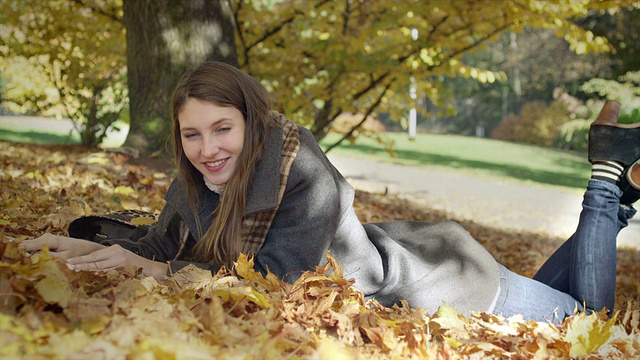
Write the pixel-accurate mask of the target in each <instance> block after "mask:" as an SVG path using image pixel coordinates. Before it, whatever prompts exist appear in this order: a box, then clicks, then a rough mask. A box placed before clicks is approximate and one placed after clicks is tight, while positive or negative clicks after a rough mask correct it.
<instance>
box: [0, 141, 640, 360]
mask: <svg viewBox="0 0 640 360" xmlns="http://www.w3.org/2000/svg"><path fill="white" fill-rule="evenodd" d="M0 162H1V163H2V165H1V168H0V240H1V241H0V357H2V358H65V359H80V358H91V359H96V358H109V359H119V358H120V359H125V358H145V359H152V358H189V359H191V358H194V359H200V358H202V359H208V358H312V359H356V358H409V359H410V358H435V359H438V358H443V359H445V358H446V359H448V358H514V359H532V358H549V357H551V358H567V357H574V358H575V357H578V358H579V357H584V358H611V359H618V358H631V357H640V309H639V305H638V304H639V302H638V296H639V295H638V290H639V289H638V286H639V285H638V270H639V268H638V266H639V265H638V263H640V261H639V258H638V252H637V251H633V250H632V249H629V250H628V251H627V250H624V251H623V256H622V257H621V258H619V261H620V266H621V267H622V271H621V273H620V274H619V279H621V280H619V282H618V294H617V304H619V305H620V307H619V309H621V311H620V312H619V313H617V314H616V316H614V317H613V318H611V319H609V318H608V317H606V316H605V315H604V314H602V313H601V314H593V315H589V316H585V315H583V314H578V315H575V316H573V317H570V318H568V319H566V320H565V321H564V322H563V323H562V324H560V325H558V326H554V325H551V324H547V323H536V322H531V321H524V320H523V319H521V318H520V317H518V316H515V317H512V318H509V319H504V318H502V317H500V316H494V315H490V314H486V313H475V314H472V315H471V316H470V317H464V316H461V315H459V314H457V313H456V311H455V309H452V308H449V307H446V306H443V307H441V309H440V310H439V311H438V313H437V314H426V313H425V312H424V311H423V310H421V309H412V308H410V307H408V306H407V305H406V304H401V305H402V306H395V307H392V308H388V307H383V306H381V305H380V304H378V303H377V302H375V301H365V300H364V298H363V296H362V294H361V293H360V292H358V291H356V290H355V289H354V288H353V287H352V286H351V285H352V284H353V283H352V281H351V280H349V279H345V278H344V277H343V274H342V269H341V268H340V266H339V264H337V263H336V262H335V261H334V260H333V259H332V258H331V257H330V256H329V257H328V263H327V265H325V266H322V267H319V268H317V269H316V270H315V271H313V272H307V273H304V274H303V275H302V276H301V277H300V278H299V279H298V280H297V281H296V282H295V283H294V284H287V283H283V282H281V281H279V280H278V279H277V278H276V277H275V276H273V275H272V274H269V275H268V276H267V277H266V278H265V277H263V276H261V275H260V274H259V273H256V272H255V271H254V270H253V264H252V261H251V260H250V259H247V258H245V257H241V258H239V259H238V261H237V263H236V266H235V267H234V268H233V269H222V270H221V271H220V272H218V273H217V274H215V275H212V274H211V273H210V272H208V271H204V270H200V269H198V268H195V267H187V268H184V269H183V270H181V271H179V272H178V273H175V274H174V275H173V276H171V277H170V278H168V279H166V280H163V281H157V280H154V279H152V278H146V277H141V276H140V273H139V271H138V270H137V269H135V268H123V269H121V270H118V271H108V272H76V271H73V270H70V269H69V268H68V267H67V266H66V265H65V264H64V263H63V262H62V261H60V260H58V259H56V258H54V257H52V256H51V255H50V254H49V253H48V252H47V251H46V249H45V250H44V251H42V252H40V253H37V254H26V253H24V252H23V251H21V250H20V249H19V248H18V247H17V246H16V243H17V242H19V241H20V240H22V239H25V238H30V237H34V236H38V235H40V234H42V233H43V232H46V231H49V232H53V233H57V234H65V233H66V227H67V226H68V224H69V222H70V221H71V220H73V219H74V218H76V217H78V216H81V215H89V214H101V213H107V212H112V211H120V210H123V209H138V210H145V211H150V212H157V211H159V209H161V207H162V205H163V201H162V197H163V195H164V192H165V191H166V189H167V186H168V184H169V182H170V179H171V174H170V173H165V172H161V171H156V170H154V169H152V168H149V167H146V166H141V165H133V164H129V163H120V162H119V161H118V158H117V157H115V156H114V155H113V154H109V153H100V152H97V153H96V152H92V151H91V150H90V149H82V148H76V147H45V146H30V145H17V144H10V143H4V142H0ZM355 206H356V209H357V210H358V214H359V216H360V217H361V219H362V220H363V221H380V220H391V219H415V220H424V221H430V222H435V221H441V220H445V218H446V216H445V215H443V214H438V213H435V212H430V211H428V210H427V209H418V208H413V207H411V206H410V205H408V204H406V203H401V202H400V201H398V199H394V198H389V197H384V196H381V195H376V194H370V193H363V192H359V193H358V197H357V200H356V204H355ZM446 219H447V220H451V218H446ZM454 220H455V219H454ZM462 224H463V226H465V227H466V228H467V229H468V230H469V231H470V232H471V233H472V234H474V236H476V238H478V239H479V240H480V241H482V242H483V243H484V244H485V245H486V246H487V248H488V249H489V250H490V251H491V252H492V253H493V254H494V256H496V258H497V259H498V260H499V261H501V262H503V263H505V264H506V265H507V266H509V267H511V268H512V269H514V270H516V271H518V272H520V273H523V274H531V273H532V272H533V271H535V267H536V266H539V264H540V263H541V262H542V261H543V259H544V258H545V257H546V256H548V255H549V253H550V251H552V249H553V248H554V247H555V246H557V244H558V241H559V240H558V239H548V238H545V237H544V236H540V235H536V234H510V233H507V232H502V231H500V230H499V229H489V228H484V227H481V226H478V225H476V224H472V223H462ZM9 240H11V241H9ZM625 251H627V253H625ZM624 254H627V255H628V256H625V255H624ZM514 257H515V260H513V258H514ZM509 259H511V261H508V260H509ZM434 291H437V289H434Z"/></svg>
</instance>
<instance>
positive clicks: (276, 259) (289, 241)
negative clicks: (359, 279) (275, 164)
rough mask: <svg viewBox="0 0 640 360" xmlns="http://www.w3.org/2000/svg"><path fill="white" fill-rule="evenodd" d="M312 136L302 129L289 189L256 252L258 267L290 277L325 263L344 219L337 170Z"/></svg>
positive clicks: (258, 268)
mask: <svg viewBox="0 0 640 360" xmlns="http://www.w3.org/2000/svg"><path fill="white" fill-rule="evenodd" d="M310 136H311V135H310V134H308V133H307V132H301V147H300V150H299V152H298V155H297V156H296V159H295V160H294V162H293V166H292V168H291V172H290V174H289V179H288V182H287V186H286V189H285V194H284V196H283V198H282V201H281V203H280V207H279V208H278V211H277V212H276V215H275V217H274V219H273V222H272V224H271V228H270V229H269V232H268V234H267V237H266V239H265V242H264V244H263V246H262V248H261V249H260V251H258V253H257V254H256V256H255V268H256V270H258V271H260V272H262V273H263V274H265V273H266V271H267V269H268V270H269V271H271V272H272V273H274V274H276V275H277V276H278V277H279V278H281V279H284V280H285V281H288V282H293V281H295V280H296V279H297V278H298V277H299V276H300V274H301V273H302V272H303V271H307V270H313V269H314V268H315V267H316V266H317V265H318V264H320V263H321V261H322V260H323V259H324V257H325V253H326V251H327V249H328V248H329V245H330V244H331V242H332V241H333V238H334V236H335V234H336V231H337V229H338V226H339V222H340V219H341V204H340V202H341V199H340V191H339V185H338V182H337V181H336V177H335V176H334V175H335V172H336V170H335V168H334V167H333V165H332V164H331V163H330V162H329V160H328V159H327V158H326V156H325V155H324V153H323V152H322V150H321V149H320V147H319V146H317V144H316V142H315V140H313V138H310ZM350 205H352V204H350Z"/></svg>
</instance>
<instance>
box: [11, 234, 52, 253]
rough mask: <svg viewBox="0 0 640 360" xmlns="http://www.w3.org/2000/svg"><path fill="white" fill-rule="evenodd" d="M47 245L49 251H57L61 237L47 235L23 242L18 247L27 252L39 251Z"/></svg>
mask: <svg viewBox="0 0 640 360" xmlns="http://www.w3.org/2000/svg"><path fill="white" fill-rule="evenodd" d="M45 245H46V246H47V247H49V250H51V251H56V250H57V249H58V248H59V247H60V237H59V236H57V235H52V234H49V233H47V234H44V235H42V236H40V237H38V238H35V239H30V240H23V241H21V242H20V244H19V245H18V246H19V247H20V248H22V249H24V250H26V251H37V250H40V249H42V247H43V246H45Z"/></svg>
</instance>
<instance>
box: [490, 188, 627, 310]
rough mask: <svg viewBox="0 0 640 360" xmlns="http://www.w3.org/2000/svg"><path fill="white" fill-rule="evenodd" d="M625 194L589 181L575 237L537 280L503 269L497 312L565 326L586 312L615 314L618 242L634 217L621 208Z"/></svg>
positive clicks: (550, 262) (556, 252) (547, 262)
mask: <svg viewBox="0 0 640 360" xmlns="http://www.w3.org/2000/svg"><path fill="white" fill-rule="evenodd" d="M621 195H622V191H621V190H620V189H619V188H618V187H617V186H616V185H614V184H611V183H608V182H606V181H602V180H589V184H588V186H587V191H586V192H585V194H584V198H583V201H582V212H581V213H580V221H579V222H578V228H577V229H576V232H575V233H574V234H573V235H572V236H571V237H570V238H569V239H568V240H567V241H566V242H565V243H564V244H562V246H560V248H558V250H556V251H555V252H554V253H553V254H552V255H551V257H549V259H548V260H547V261H546V262H545V263H544V264H543V265H542V267H541V268H540V270H538V272H537V273H536V275H535V276H534V277H533V279H530V278H527V277H524V276H520V275H518V274H515V273H513V272H511V271H509V270H508V269H506V268H505V267H504V266H501V269H500V293H499V295H498V298H497V301H496V306H495V308H494V310H493V312H494V313H496V314H502V315H504V316H511V315H515V314H523V315H524V317H525V318H526V319H532V320H535V321H545V320H550V321H562V319H564V317H566V316H568V315H572V314H574V312H575V310H579V311H582V310H583V306H582V305H583V304H586V308H587V309H588V310H594V311H600V310H602V309H603V308H605V307H606V308H607V309H609V310H610V311H611V310H613V306H614V303H615V288H616V262H617V258H616V255H617V247H616V237H617V236H618V232H619V231H620V230H621V229H622V228H624V227H626V226H627V224H628V222H627V221H628V220H629V219H630V218H632V217H633V215H635V213H636V210H635V209H633V208H632V207H624V206H621V205H620V196H621Z"/></svg>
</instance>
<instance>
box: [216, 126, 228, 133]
mask: <svg viewBox="0 0 640 360" xmlns="http://www.w3.org/2000/svg"><path fill="white" fill-rule="evenodd" d="M229 130H231V126H222V127H220V128H218V131H220V132H227V131H229Z"/></svg>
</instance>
